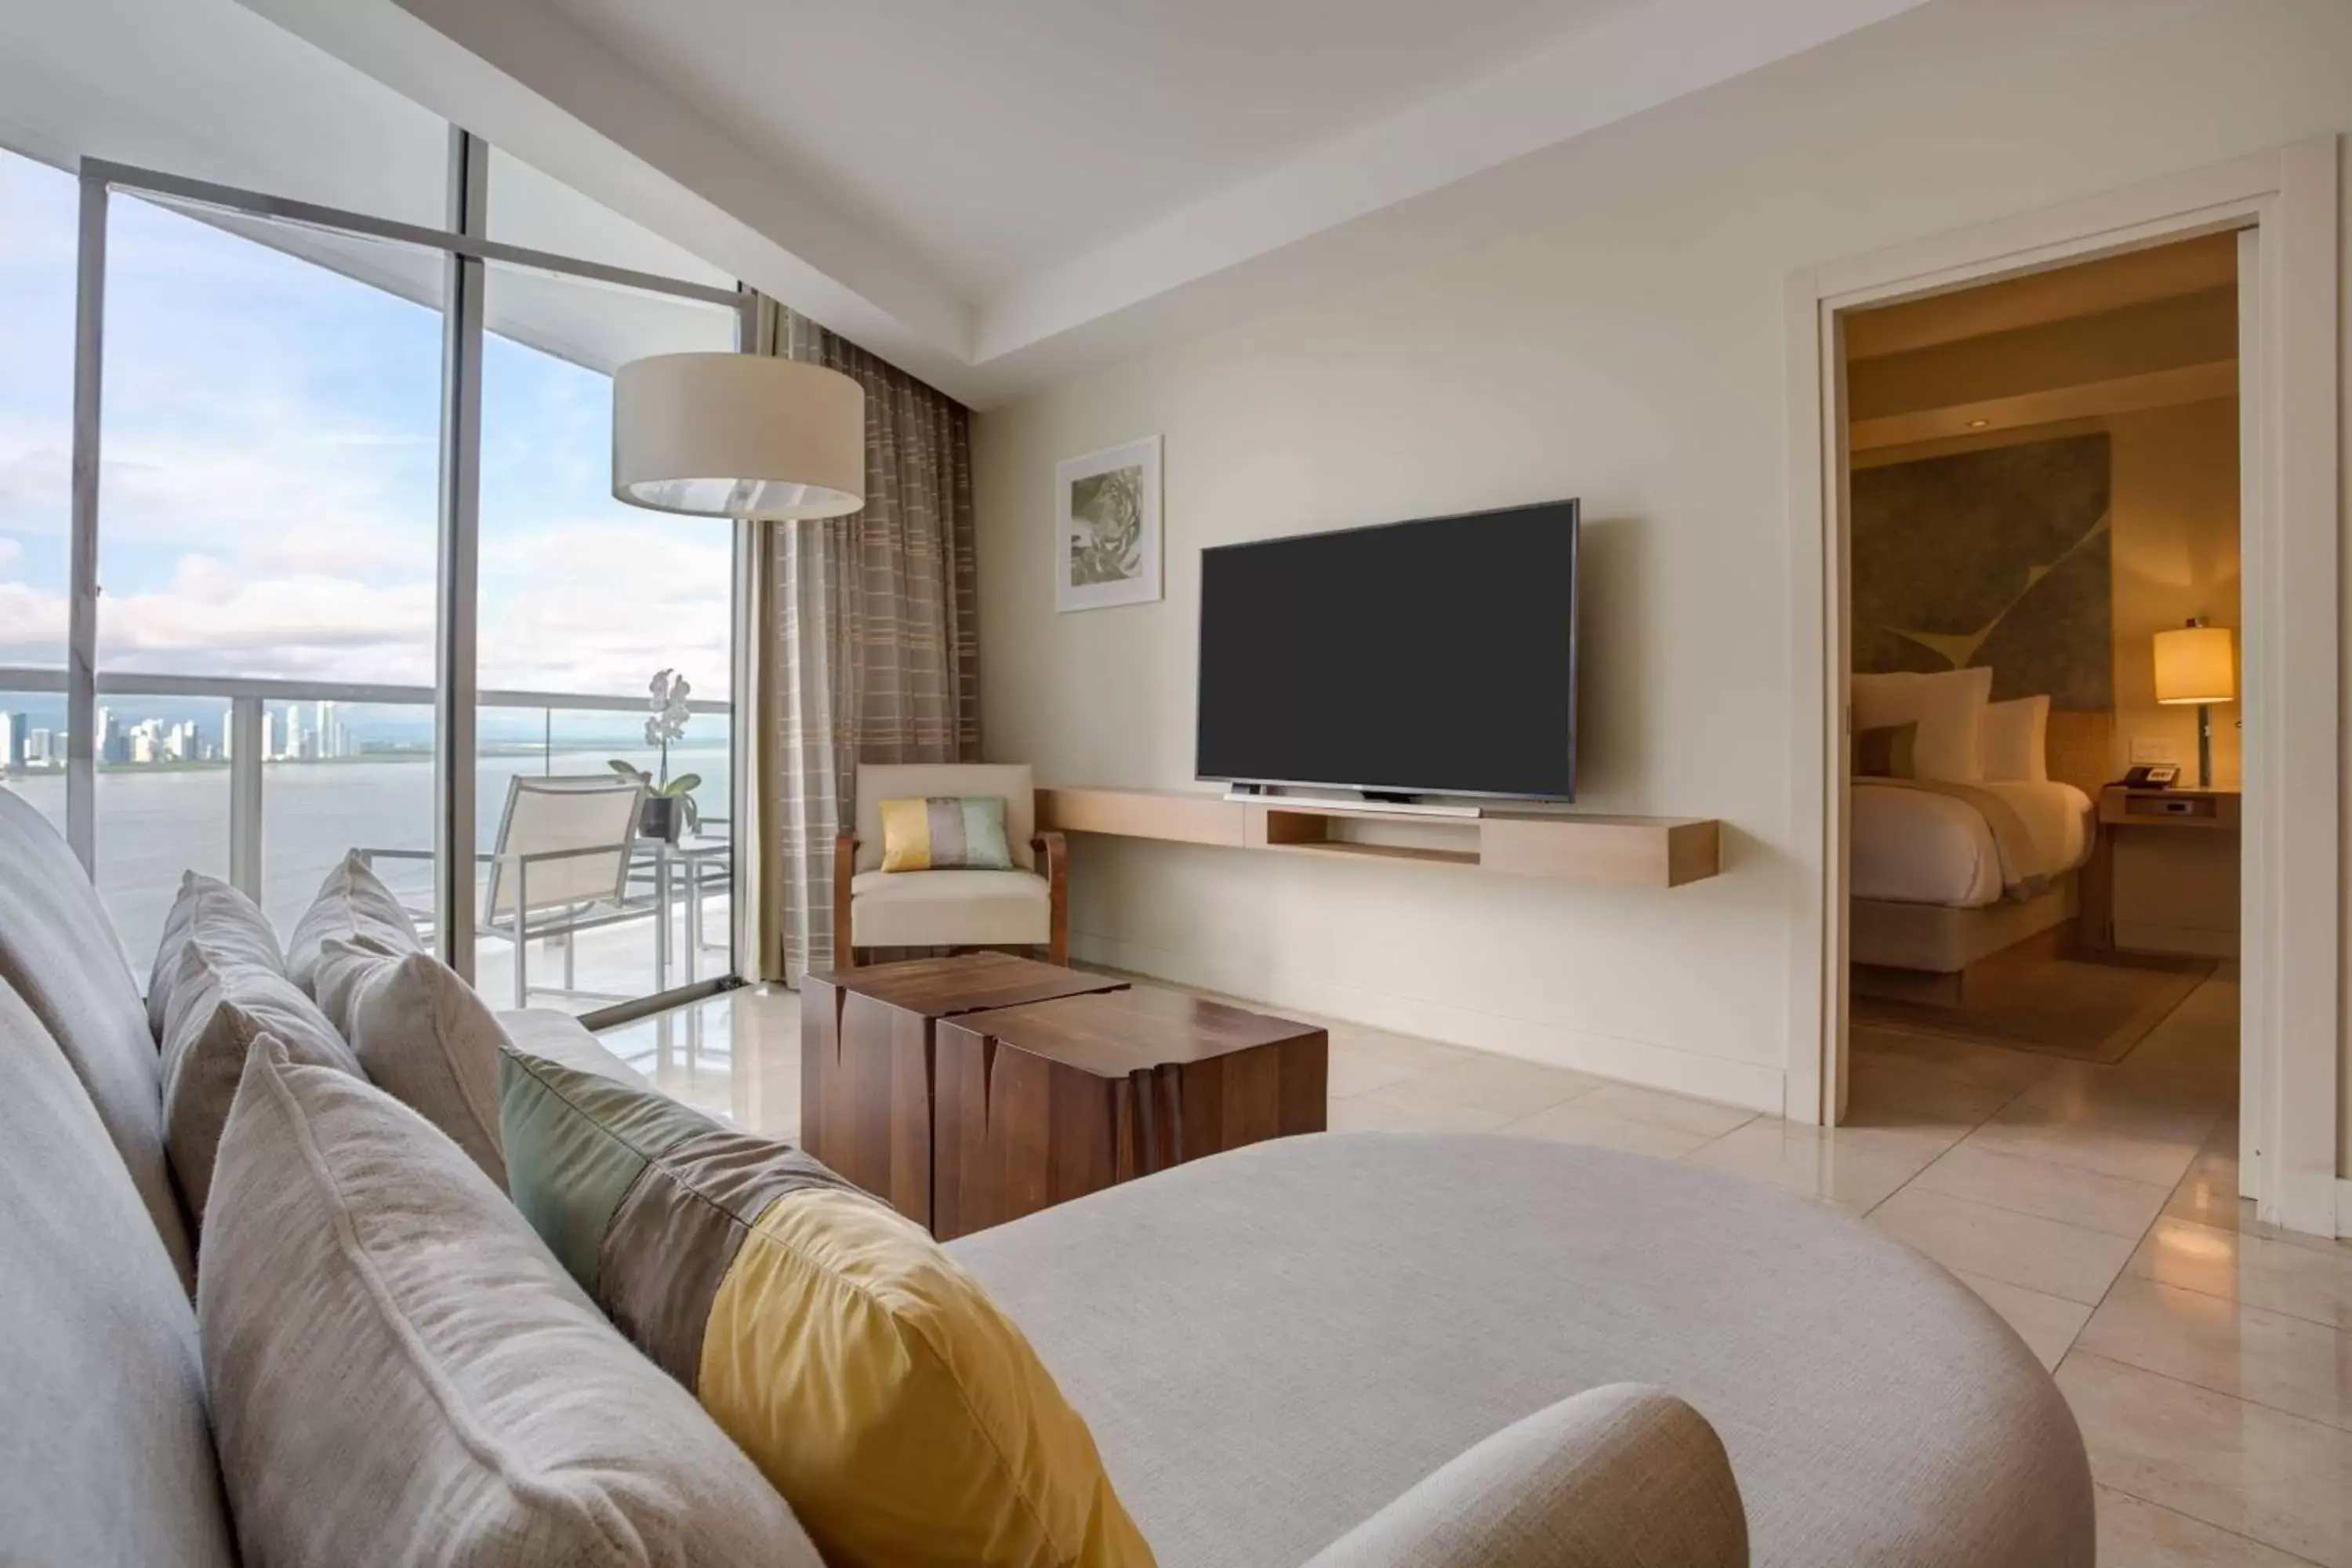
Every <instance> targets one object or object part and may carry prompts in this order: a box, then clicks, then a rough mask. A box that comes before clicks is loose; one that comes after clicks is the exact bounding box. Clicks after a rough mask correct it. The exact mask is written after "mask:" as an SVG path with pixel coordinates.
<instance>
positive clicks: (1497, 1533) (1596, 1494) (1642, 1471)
mask: <svg viewBox="0 0 2352 1568" xmlns="http://www.w3.org/2000/svg"><path fill="white" fill-rule="evenodd" d="M1747 1563H1748V1516H1747V1513H1746V1511H1745V1510H1743V1509H1742V1508H1741V1506H1740V1502H1739V1487H1738V1482H1736V1481H1735V1480H1733V1479H1732V1475H1731V1460H1730V1458H1729V1457H1728V1456H1727V1454H1726V1453H1725V1452H1724V1448H1723V1441H1722V1439H1721V1438H1719V1437H1717V1436H1716V1434H1715V1428H1714V1427H1712V1426H1708V1425H1707V1423H1706V1417H1705V1416H1703V1415H1700V1414H1699V1413H1698V1412H1697V1411H1696V1410H1694V1409H1692V1408H1691V1407H1690V1406H1689V1405H1685V1404H1684V1403H1683V1402H1682V1401H1681V1400H1679V1399H1677V1398H1675V1396H1674V1395H1673V1394H1668V1393H1667V1392H1665V1391H1664V1389H1660V1388H1650V1387H1645V1386H1643V1384H1634V1383H1617V1384H1609V1385H1607V1386H1606V1387H1602V1388H1593V1389H1588V1390H1586V1391H1585V1392H1584V1393H1582V1394H1576V1395H1573V1396H1572V1397H1570V1398H1567V1399H1563V1400H1561V1401H1559V1403H1558V1404H1557V1405H1548V1406H1546V1407H1545V1408H1544V1409H1541V1410H1538V1411H1537V1412H1536V1413H1535V1414H1534V1415H1529V1416H1527V1417H1525V1418H1523V1419H1521V1420H1518V1421H1515V1422H1513V1423H1512V1424H1511V1425H1510V1426H1506V1427H1504V1428H1503V1429H1502V1430H1501V1431H1499V1432H1497V1433H1496V1434H1495V1435H1494V1436H1491V1437H1488V1438H1486V1440H1484V1441H1483V1442H1480V1443H1477V1444H1475V1445H1474V1446H1473V1447H1470V1448H1469V1449H1467V1450H1466V1451H1465V1452H1464V1453H1462V1454H1461V1455H1459V1456H1458V1457H1456V1458H1453V1459H1451V1460H1449V1461H1447V1462H1446V1463H1445V1464H1444V1465H1441V1466H1439V1467H1438V1468H1436V1469H1435V1470H1433V1471H1432V1472H1431V1473H1430V1474H1429V1475H1428V1476H1427V1477H1425V1478H1423V1479H1422V1480H1421V1481H1420V1482H1419V1483H1418V1484H1417V1485H1415V1486H1413V1487H1412V1489H1409V1490H1407V1491H1406V1492H1405V1493H1404V1494H1403V1495H1402V1497H1400V1498H1398V1499H1397V1500H1395V1501H1394V1502H1391V1503H1390V1504H1389V1505H1388V1506H1387V1507H1386V1508H1383V1509H1382V1510H1380V1512H1378V1513H1376V1514H1374V1515H1372V1517H1371V1518H1370V1519H1368V1520H1366V1521H1364V1522H1363V1523H1361V1524H1360V1525H1358V1526H1357V1527H1356V1528H1355V1529H1353V1530H1351V1531H1349V1532H1348V1533H1347V1534H1345V1535H1343V1536H1341V1537H1340V1538H1339V1540H1337V1541H1335V1542H1332V1543H1331V1544H1330V1545H1329V1546H1327V1547H1325V1548H1324V1549H1323V1550H1322V1551H1321V1552H1317V1553H1316V1554H1315V1556H1314V1558H1313V1559H1312V1560H1311V1561H1310V1562H1309V1563H1308V1564H1307V1568H1408V1565H1410V1568H1747Z"/></svg>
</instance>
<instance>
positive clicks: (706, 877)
mask: <svg viewBox="0 0 2352 1568" xmlns="http://www.w3.org/2000/svg"><path fill="white" fill-rule="evenodd" d="M65 690H66V678H65V672H64V671H63V670H61V669H37V668H10V667H5V666H0V715H12V714H15V713H16V712H18V711H20V710H24V711H37V712H39V713H54V714H56V715H57V719H56V722H55V724H54V726H53V727H51V736H52V739H51V743H50V749H51V751H52V752H54V757H53V759H52V760H49V761H47V762H42V761H37V760H35V759H33V758H31V757H25V758H22V759H21V765H10V764H18V763H20V759H19V757H18V756H17V755H16V754H14V753H15V752H25V751H28V750H30V749H32V748H30V747H28V746H27V743H26V737H25V736H23V735H18V736H16V737H15V738H14V740H13V741H12V742H11V745H12V754H10V755H6V756H0V768H5V780H6V784H7V786H8V787H10V788H13V789H16V790H17V791H18V792H19V793H20V794H22V795H25V796H26V798H27V799H29V800H30V801H31V802H32V803H33V804H34V805H36V806H37V808H38V809H39V810H41V811H42V812H43V813H44V814H45V815H46V816H48V817H49V818H50V819H51V820H52V821H53V822H55V823H57V824H58V826H59V827H60V829H62V828H63V826H64V825H65V820H66V813H67V804H66V803H67V788H68V784H67V768H66V766H65V761H64V749H65V736H64V722H63V718H62V708H61V703H62V699H63V697H64V695H65ZM20 698H21V699H24V700H19V699H20ZM98 700H99V706H100V710H101V711H109V712H110V714H111V716H112V719H113V721H114V724H115V726H116V727H117V728H118V729H121V730H124V731H126V732H125V734H124V736H123V739H122V741H121V743H120V744H119V745H118V746H117V747H116V749H115V751H114V760H111V761H106V762H101V763H100V767H99V770H98V773H97V775H96V780H95V786H96V804H97V817H96V821H97V834H96V845H97V857H96V860H97V864H96V868H95V875H96V879H97V882H98V888H99V891H100V895H101V897H102V898H103V899H104V900H105V902H106V905H107V908H108V910H109V911H110V914H111V915H112V917H113V920H114V922H115V929H116V931H117V934H118V935H119V936H120V937H121V941H122V943H123V946H124V949H125V951H126V952H127V953H128V954H129V956H130V958H131V964H132V968H133V969H134V971H135V972H137V973H138V974H139V975H140V977H141V979H142V982H143V980H144V978H145V971H146V966H147V964H148V962H149V960H150V958H151V956H152V953H153V952H154V950H155V945H156V942H157V941H158V939H159V937H160V935H161V933H162V930H163V918H164V915H165V913H166V912H167V911H168V910H169V909H170V908H171V903H172V899H173V894H174V892H175V890H176V889H177V885H178V882H179V877H180V873H181V872H182V871H183V870H184V869H194V870H198V871H203V872H206V873H209V874H211V875H214V876H218V877H221V878H224V879H226V880H227V881H228V882H230V883H231V884H232V885H234V886H235V887H236V888H238V889H240V890H242V891H243V892H245V893H246V894H247V896H249V897H251V898H252V899H253V900H255V901H256V902H257V903H259V904H260V905H261V906H262V908H263V910H265V911H267V913H268V916H269V919H270V921H271V922H272V923H273V924H274V925H275V926H276V927H277V929H278V934H279V935H280V936H281V937H283V936H284V935H285V934H286V933H287V932H288V931H290V930H291V929H292V927H293V924H294V922H295V921H297V920H298V919H299V917H300V915H301V913H302V911H303V910H304V909H306V908H307V907H308V906H309V904H310V899H311V897H312V895H313V894H315V893H316V892H317V890H318V887H319V883H320V879H322V878H324V877H325V875H326V874H327V872H328V871H329V869H331V868H332V867H333V866H334V865H335V864H336V863H337V862H339V861H340V860H341V859H342V858H343V856H344V855H345V854H346V853H347V852H348V851H350V850H352V849H354V848H362V849H368V850H372V851H376V852H378V854H377V856H376V858H375V861H374V863H375V865H376V867H377V870H378V873H379V875H381V876H382V877H383V879H384V880H385V882H386V883H387V884H389V885H390V886H391V887H392V888H393V889H394V892H396V893H397V894H398V895H399V896H400V898H401V900H402V901H403V902H404V904H406V905H408V906H409V907H410V908H411V909H412V910H420V911H421V910H427V909H429V908H430V906H431V902H432V883H433V868H432V851H433V849H434V834H433V823H434V791H433V773H434V770H433V767H432V759H433V754H434V742H433V739H432V733H433V724H432V714H433V691H432V689H431V688H429V687H421V686H391V685H372V684H371V685H357V684H350V683H338V682H331V681H315V682H314V681H296V680H275V679H236V678H229V677H218V676H171V675H147V674H131V673H119V674H101V675H100V677H99V678H98ZM322 703H323V704H326V705H327V707H326V709H325V710H321V709H320V706H319V705H320V704H322ZM688 709H689V710H690V711H691V713H692V714H693V715H694V720H695V728H698V729H700V730H703V731H705V732H704V733H703V734H701V735H698V736H696V737H694V740H693V742H690V743H689V745H688V747H687V748H685V749H684V750H682V751H681V750H677V749H674V750H673V752H672V755H671V767H672V770H673V772H674V773H683V772H688V771H691V772H695V773H700V774H701V775H702V778H703V783H702V784H701V785H700V786H699V787H698V789H697V790H696V791H695V795H696V799H697V802H698V805H699V806H700V808H701V826H700V829H699V832H698V834H697V835H696V836H695V838H694V840H693V841H692V842H691V843H690V845H689V847H688V852H686V853H683V854H681V853H678V852H676V851H667V852H666V851H664V849H663V848H662V847H661V846H659V845H656V844H655V843H652V842H650V841H645V840H638V841H636V842H635V843H633V844H632V846H631V848H630V863H629V868H628V873H627V877H626V890H625V894H624V896H623V897H622V898H621V899H620V900H618V901H617V902H614V903H610V904H604V905H600V906H598V907H597V908H596V909H595V910H593V915H592V916H591V918H590V919H588V920H586V921H583V922H582V924H581V929H578V930H576V931H572V932H570V933H568V934H567V933H556V934H551V935H544V936H542V935H539V934H537V933H536V932H533V933H532V934H531V937H530V943H529V958H528V962H527V965H526V973H527V978H528V980H529V986H530V1005H533V1006H554V1007H562V1008H565V1009H567V1010H570V1011H573V1012H582V1013H586V1012H593V1011H595V1010H596V1009H598V1008H601V1007H604V1006H608V1005H613V1004H614V1003H616V1002H621V1001H627V1000H634V999H635V998H637V997H641V996H646V995H652V994H657V993H659V992H662V991H666V990H670V989H673V988H675V987H677V986H680V985H684V984H690V983H691V982H693V981H695V980H698V979H709V978H713V977H715V976H718V975H722V974H725V973H728V972H729V969H730V960H729V952H730V949H729V938H730V931H731V929H732V920H731V900H730V883H731V870H732V859H733V855H732V845H731V840H730V837H729V816H730V812H729V800H730V796H729V790H730V773H731V770H730V767H729V765H728V756H729V753H728V745H729V718H730V705H729V704H728V703H726V702H721V701H706V700H696V701H691V702H689V703H688ZM289 713H290V714H293V715H297V716H299V721H300V724H301V726H302V739H301V741H300V742H299V743H291V742H290V738H289V735H288V733H287V727H286V720H287V717H288V716H289ZM645 714H646V700H645V699H644V698H642V697H611V696H601V695H595V694H591V693H583V692H556V691H507V690H485V691H483V692H482V693H481V694H480V701H479V706H478V709H477V715H478V729H479V731H480V739H479V742H478V745H477V748H476V752H477V755H476V763H475V781H476V792H475V793H476V806H477V810H476V820H475V834H476V845H477V847H478V849H479V850H481V851H482V852H483V853H484V854H485V855H488V854H489V853H491V852H493V851H495V850H496V849H497V848H498V847H499V828H500V821H501V816H502V814H503V813H504V811H505V808H506V804H507V799H508V795H509V787H510V785H509V781H510V780H512V779H514V778H515V777H517V776H519V775H522V776H560V775H567V774H568V775H590V774H593V775H603V776H610V769H609V767H608V765H607V763H608V760H609V759H614V758H618V759H621V760H625V761H627V762H630V763H634V764H635V765H636V766H638V767H641V768H645V769H646V770H647V771H649V772H650V771H653V770H654V769H655V768H656V766H657V763H656V761H655V760H654V758H653V756H652V754H651V753H650V752H649V751H648V750H647V749H646V746H645V744H644V742H643V740H642V738H641V737H638V736H636V734H635V731H636V730H637V728H638V723H639V721H641V720H642V719H643V717H644V716H645ZM151 718H152V719H155V720H156V722H155V723H154V724H153V725H152V727H148V726H146V725H145V722H144V721H147V720H149V719H151ZM132 726H138V727H140V728H141V729H142V735H141V736H140V737H139V738H138V739H136V740H134V739H133V738H132V737H131V735H130V734H129V733H128V732H127V731H128V730H129V728H130V727H132ZM43 727H44V726H42V725H41V724H40V723H39V722H38V721H35V722H34V723H32V724H28V725H27V726H26V729H28V730H37V729H40V728H43ZM224 752H226V754H225V755H224V754H223V753H224ZM289 753H291V754H289ZM665 862H667V864H665ZM487 900H488V865H487V864H485V865H483V866H481V867H479V868H478V872H477V877H476V907H477V909H483V908H487V907H488V904H487ZM536 923H537V921H534V924H536ZM419 924H420V926H422V927H423V928H424V929H425V931H426V932H427V933H428V935H429V933H430V930H431V925H430V921H429V920H426V919H420V921H419ZM514 964H515V949H514V944H513V942H511V941H509V940H508V939H507V938H506V937H503V936H496V935H488V934H485V935H482V936H480V937H479V938H478V941H477V944H476V975H475V979H476V984H478V986H479V987H480V989H481V991H482V993H483V994H484V995H485V996H487V997H488V998H490V999H491V1000H492V1002H493V1004H494V1005H500V1006H505V1005H512V999H513V996H514V994H515V988H514V978H515V970H514Z"/></svg>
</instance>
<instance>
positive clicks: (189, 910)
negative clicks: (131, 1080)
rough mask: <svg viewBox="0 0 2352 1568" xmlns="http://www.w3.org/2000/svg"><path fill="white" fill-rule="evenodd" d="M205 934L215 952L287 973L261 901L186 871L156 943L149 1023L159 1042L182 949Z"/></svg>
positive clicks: (150, 978) (150, 977) (150, 980)
mask: <svg viewBox="0 0 2352 1568" xmlns="http://www.w3.org/2000/svg"><path fill="white" fill-rule="evenodd" d="M199 936H200V937H202V938H204V940H205V942H208V943H210V944H211V946H212V949H213V951H214V952H217V953H220V954H221V955H223V956H224V957H227V958H233V959H235V960H236V962H238V963H255V964H259V965H260V966H261V967H262V968H264V969H274V970H276V971H277V972H278V973H280V974H283V973H286V960H285V957H284V955H283V954H281V953H280V952H278V932H277V931H276V930H275V929H274V928H273V927H272V926H271V925H270V923H269V917H268V915H265V914H263V913H262V912H261V907H260V906H259V905H258V904H256V903H255V902H254V901H253V900H251V899H248V898H247V897H246V896H245V895H244V894H243V893H240V892H238V891H237V890H236V889H235V888H232V887H230V886H229V885H228V884H227V883H226V882H224V881H222V880H221V879H219V878H218V877H207V876H205V875H204V874H203V873H202V872H198V871H187V872H183V873H182V874H181V877H180V891H179V896H178V897H176V898H174V899H173V900H172V912H171V913H169V914H167V915H165V916H164V917H163V941H162V942H159V943H158V944H157V945H156V948H155V967H154V968H153V969H152V971H151V972H150V973H149V974H148V979H147V1027H148V1030H149V1032H151V1033H152V1034H153V1035H154V1037H155V1043H156V1044H157V1045H159V1046H160V1045H162V1044H163V1019H164V1016H165V1015H166V1014H167V1013H169V1012H170V1011H171V1001H172V987H173V985H174V984H177V982H178V980H179V974H180V952H181V950H182V949H184V948H185V947H186V946H187V945H188V942H189V940H190V939H191V938H194V937H199Z"/></svg>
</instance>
